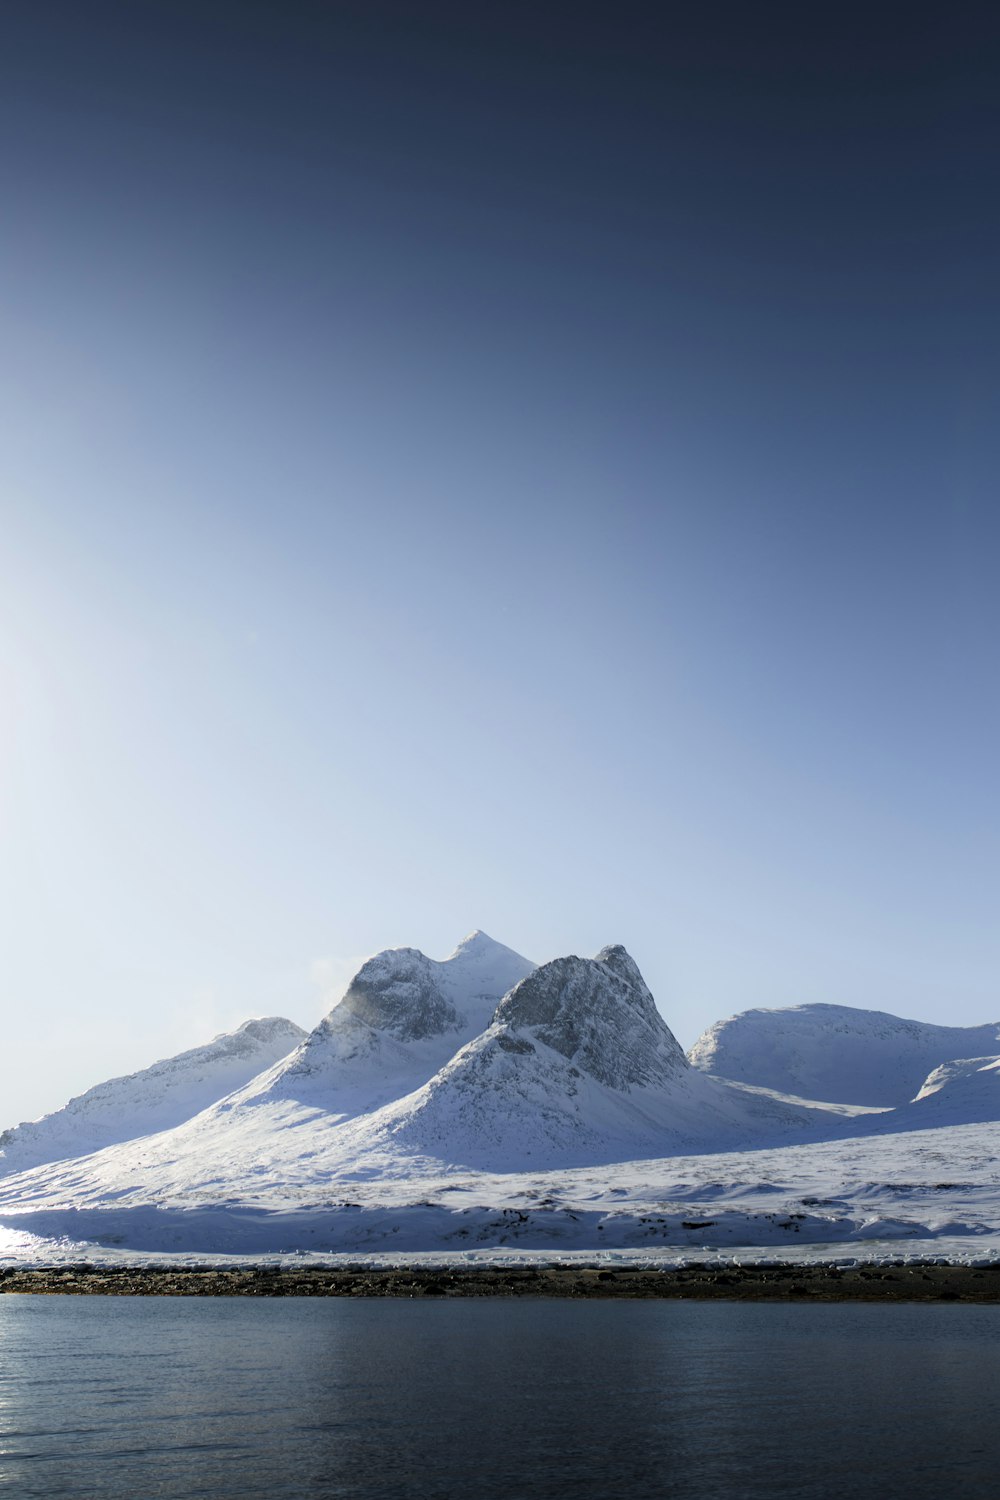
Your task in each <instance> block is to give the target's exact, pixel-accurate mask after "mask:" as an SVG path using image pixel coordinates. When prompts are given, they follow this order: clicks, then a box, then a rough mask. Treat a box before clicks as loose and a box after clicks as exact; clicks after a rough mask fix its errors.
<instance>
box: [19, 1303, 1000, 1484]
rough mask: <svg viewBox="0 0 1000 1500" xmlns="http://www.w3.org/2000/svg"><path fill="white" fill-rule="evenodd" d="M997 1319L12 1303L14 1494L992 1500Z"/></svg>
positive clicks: (999, 1449) (974, 1313) (634, 1306)
mask: <svg viewBox="0 0 1000 1500" xmlns="http://www.w3.org/2000/svg"><path fill="white" fill-rule="evenodd" d="M998 1464H1000V1308H975V1307H951V1306H945V1307H907V1306H895V1307H870V1306H869V1307H865V1306H851V1305H849V1304H844V1305H839V1306H838V1305H824V1306H820V1307H798V1306H789V1307H785V1306H778V1307H774V1306H772V1307H761V1306H753V1305H747V1304H740V1303H731V1304H723V1303H696V1302H678V1303H670V1302H662V1303H655V1302H586V1303H574V1302H563V1301H555V1300H553V1301H528V1300H525V1301H482V1302H466V1301H462V1302H459V1301H451V1302H445V1301H434V1302H424V1301H419V1302H417V1301H414V1302H408V1301H392V1300H381V1299H378V1300H376V1299H372V1300H365V1301H334V1300H329V1301H328V1300H323V1301H309V1300H298V1299H296V1300H287V1301H282V1300H275V1301H268V1300H256V1299H255V1300H251V1301H240V1300H237V1299H232V1298H156V1297H136V1298H122V1299H118V1298H101V1297H94V1298H83V1297H13V1296H4V1297H0V1493H2V1492H6V1493H9V1494H10V1496H11V1497H12V1500H13V1497H15V1496H16V1497H17V1500H22V1497H24V1500H27V1497H31V1496H40V1497H42V1496H44V1497H45V1500H54V1497H59V1496H64V1495H74V1496H75V1495H93V1496H100V1497H102V1500H117V1497H122V1500H154V1497H161V1496H170V1497H185V1500H187V1497H191V1496H211V1497H213V1500H226V1497H230V1496H232V1497H240V1500H245V1497H250V1496H267V1497H268V1500H281V1497H292V1496H344V1497H351V1500H355V1497H362V1500H364V1497H380V1500H381V1497H386V1500H391V1497H397V1496H398V1497H404V1496H405V1497H407V1500H409V1497H415V1500H424V1497H431V1496H434V1497H438V1496H440V1497H445V1496H447V1497H449V1500H453V1497H454V1500H465V1497H469V1500H480V1497H485V1500H489V1497H493V1496H496V1497H500V1496H503V1497H504V1500H520V1497H529V1496H531V1497H535V1496H567V1497H596V1496H600V1497H602V1500H603V1497H608V1500H611V1497H615V1500H618V1497H622V1500H628V1497H633V1496H635V1497H639V1496H658V1495H663V1496H670V1497H671V1500H684V1497H688V1496H691V1497H694V1496H698V1497H699V1500H717V1497H727V1500H728V1497H747V1500H750V1497H757V1496H760V1497H764V1496H767V1497H768V1500H773V1497H775V1496H824V1497H825V1496H831V1497H833V1496H836V1497H838V1500H841V1497H850V1500H860V1497H869V1496H870V1497H872V1500H875V1497H878V1500H891V1497H896V1496H899V1497H900V1500H902V1497H906V1500H919V1497H923V1496H928V1497H930V1496H933V1497H935V1500H940V1497H943V1496H949V1497H952V1496H978V1495H983V1496H986V1495H990V1496H994V1495H996V1493H997V1486H998V1483H1000V1480H998V1468H997V1466H998Z"/></svg>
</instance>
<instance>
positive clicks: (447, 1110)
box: [0, 933, 1000, 1260]
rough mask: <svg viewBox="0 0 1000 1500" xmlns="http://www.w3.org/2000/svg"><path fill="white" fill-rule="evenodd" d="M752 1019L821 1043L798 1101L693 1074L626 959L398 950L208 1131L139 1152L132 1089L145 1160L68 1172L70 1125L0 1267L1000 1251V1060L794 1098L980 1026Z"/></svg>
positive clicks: (43, 1167) (896, 1070)
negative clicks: (115, 1260)
mask: <svg viewBox="0 0 1000 1500" xmlns="http://www.w3.org/2000/svg"><path fill="white" fill-rule="evenodd" d="M758 1014H762V1015H764V1016H765V1017H767V1018H768V1019H767V1025H769V1026H770V1025H772V1024H773V1022H772V1019H771V1018H773V1017H775V1016H778V1017H780V1018H786V1019H787V1018H788V1017H793V1018H795V1017H802V1015H803V1014H805V1016H806V1018H807V1020H808V1021H810V1025H807V1026H806V1027H805V1028H804V1029H803V1028H802V1023H801V1021H795V1020H794V1019H793V1020H792V1022H791V1026H792V1030H793V1037H795V1038H797V1051H796V1048H795V1047H791V1046H789V1047H788V1048H787V1049H786V1054H785V1056H784V1067H785V1073H784V1075H783V1081H784V1082H785V1083H786V1084H793V1085H794V1089H787V1088H786V1090H785V1091H778V1090H776V1089H774V1088H768V1087H766V1086H764V1085H762V1084H760V1083H756V1084H751V1083H743V1082H739V1081H733V1080H731V1079H726V1078H722V1077H719V1076H716V1075H713V1074H710V1073H707V1072H705V1071H704V1070H703V1069H702V1068H699V1067H697V1066H691V1065H690V1064H689V1062H688V1059H687V1058H685V1056H684V1054H683V1052H682V1051H681V1049H680V1047H679V1045H678V1043H677V1042H676V1040H675V1038H674V1037H673V1035H672V1033H671V1032H670V1030H669V1028H668V1027H667V1025H666V1023H665V1022H664V1021H663V1019H662V1017H661V1016H660V1015H659V1013H658V1011H657V1009H656V1006H655V1004H654V1002H653V998H652V996H651V995H650V993H649V990H648V989H647V987H646V985H645V983H644V982H643V979H642V976H641V974H640V973H639V970H638V968H637V967H636V965H635V963H634V962H633V960H632V959H631V958H630V957H629V955H628V954H627V953H626V952H625V950H624V949H622V948H618V947H612V948H605V949H603V950H602V951H601V952H600V953H599V954H598V955H597V957H596V958H594V959H583V958H578V957H575V956H573V957H568V958H562V959H556V960H554V961H553V962H552V963H548V964H545V965H543V966H542V967H541V968H537V969H536V968H535V967H534V966H533V965H531V964H530V963H529V962H528V961H527V960H526V959H523V958H520V957H519V956H518V955H517V954H514V953H513V952H512V951H511V950H510V949H507V948H504V947H503V946H502V945H500V944H497V943H494V942H492V940H491V939H489V938H486V937H485V935H484V934H481V933H477V934H473V936H472V937H471V938H469V939H467V940H466V941H465V942H464V943H462V944H461V945H460V946H459V948H458V949H457V950H456V952H455V953H454V954H453V955H452V957H451V958H449V959H446V960H444V961H443V962H440V963H438V962H435V961H434V960H431V959H428V958H426V957H425V956H424V955H423V954H421V953H419V952H418V951H417V950H416V949H394V950H389V951H388V952H386V953H383V954H379V955H377V956H376V957H375V958H374V959H372V960H369V962H368V963H367V964H365V965H364V966H363V968H362V969H361V970H360V971H359V974H358V975H357V976H356V977H355V979H354V981H352V983H351V985H350V986H349V987H348V990H347V992H346V994H345V996H344V998H343V1000H342V1001H341V1002H340V1004H339V1005H338V1006H336V1007H335V1008H334V1010H333V1011H332V1012H331V1013H330V1015H329V1016H328V1017H327V1018H326V1020H325V1021H324V1022H323V1023H322V1024H321V1025H320V1026H319V1027H317V1028H316V1030H315V1031H314V1032H313V1033H311V1035H310V1036H308V1037H307V1038H305V1040H304V1041H302V1042H301V1044H300V1045H299V1046H297V1047H296V1048H295V1049H294V1051H293V1052H291V1053H290V1054H289V1055H288V1056H287V1057H285V1058H283V1059H281V1060H280V1061H278V1062H277V1063H275V1064H274V1065H273V1066H271V1067H269V1068H267V1069H266V1070H265V1071H264V1072H262V1073H261V1074H260V1075H259V1076H257V1077H254V1078H252V1079H251V1080H250V1081H249V1082H248V1083H245V1084H244V1085H243V1086H242V1087H238V1088H236V1089H234V1090H233V1091H232V1092H230V1093H228V1094H227V1095H225V1097H222V1098H220V1097H219V1093H220V1092H221V1090H216V1092H215V1093H213V1095H212V1098H213V1100H214V1102H213V1103H211V1104H210V1105H209V1106H208V1107H207V1108H205V1109H203V1110H201V1112H200V1113H197V1114H193V1115H192V1116H191V1117H190V1118H187V1119H185V1120H183V1122H182V1123H180V1124H177V1125H174V1126H173V1127H172V1128H169V1129H165V1130H162V1131H161V1132H160V1133H157V1134H152V1133H142V1132H140V1131H139V1130H138V1129H136V1124H137V1120H138V1118H139V1116H138V1114H137V1112H136V1110H137V1106H136V1099H137V1098H138V1097H139V1096H140V1095H141V1096H142V1098H141V1099H140V1101H139V1102H142V1099H145V1100H146V1102H147V1103H148V1102H149V1101H148V1097H147V1095H148V1090H145V1089H143V1090H138V1091H136V1090H135V1089H133V1090H132V1095H131V1096H129V1097H130V1099H131V1106H130V1107H131V1112H129V1111H126V1112H125V1113H126V1115H127V1128H128V1130H129V1132H130V1134H134V1135H135V1136H136V1137H138V1138H135V1139H128V1140H124V1139H123V1138H122V1136H121V1135H119V1137H118V1142H119V1143H117V1144H111V1145H108V1146H106V1147H105V1148H104V1149H101V1150H96V1151H94V1152H93V1154H91V1155H81V1154H78V1153H80V1152H81V1151H82V1150H84V1149H86V1148H85V1147H83V1146H82V1145H81V1141H82V1139H83V1138H82V1137H81V1136H80V1135H79V1134H78V1133H76V1126H75V1125H74V1133H73V1134H72V1135H71V1136H67V1137H65V1138H64V1143H65V1142H67V1141H68V1142H71V1147H70V1149H71V1150H72V1151H73V1152H74V1153H77V1154H75V1155H74V1156H72V1157H69V1153H68V1151H67V1150H65V1149H63V1150H62V1152H61V1154H62V1156H63V1157H64V1158H67V1159H62V1160H58V1161H48V1162H43V1163H42V1164H40V1165H38V1166H37V1167H35V1168H33V1169H31V1170H25V1171H20V1172H17V1173H16V1174H15V1173H14V1172H13V1166H14V1164H13V1163H11V1164H10V1165H9V1166H8V1172H9V1174H10V1175H7V1176H6V1177H5V1178H4V1179H3V1180H2V1181H0V1260H2V1259H3V1256H4V1245H5V1244H6V1245H7V1247H8V1249H10V1247H14V1248H13V1249H10V1253H11V1254H12V1255H14V1256H15V1257H17V1256H29V1257H30V1256H35V1257H36V1258H40V1257H41V1258H45V1257H48V1258H49V1259H52V1258H59V1257H60V1256H64V1255H65V1256H73V1255H75V1257H76V1258H78V1259H79V1258H81V1257H82V1256H83V1255H86V1256H87V1257H89V1256H91V1255H92V1254H94V1255H96V1256H98V1257H100V1256H105V1255H110V1256H116V1255H118V1254H127V1253H133V1252H134V1253H136V1254H139V1255H146V1256H149V1257H157V1256H161V1255H165V1254H176V1255H179V1256H182V1257H183V1256H185V1255H189V1256H194V1257H201V1256H205V1255H210V1254H246V1255H250V1256H254V1255H257V1256H259V1255H261V1254H267V1255H272V1254H273V1255H278V1256H281V1255H285V1254H293V1253H294V1254H301V1253H315V1254H316V1255H318V1256H324V1255H325V1256H328V1255H330V1254H337V1253H344V1254H359V1253H360V1254H364V1255H366V1256H368V1255H371V1256H386V1255H392V1254H396V1253H398V1252H401V1251H405V1252H409V1253H414V1254H424V1255H436V1254H439V1253H444V1254H456V1255H458V1254H464V1253H483V1254H488V1253H489V1252H490V1251H494V1250H495V1251H500V1250H503V1252H504V1253H514V1251H517V1252H518V1253H520V1252H521V1251H522V1250H523V1251H530V1250H532V1249H533V1250H536V1251H541V1250H542V1249H545V1248H548V1249H549V1250H550V1251H552V1252H557V1253H560V1254H562V1253H574V1252H575V1253H583V1252H584V1251H587V1252H590V1253H592V1254H610V1255H615V1254H621V1255H633V1254H635V1253H637V1252H645V1251H648V1250H654V1249H655V1250H657V1251H658V1252H659V1253H662V1252H664V1251H668V1250H669V1251H670V1252H671V1253H672V1254H675V1255H676V1254H681V1255H683V1254H684V1253H686V1252H688V1251H692V1250H693V1251H698V1252H701V1253H709V1252H712V1251H717V1250H719V1249H722V1248H725V1249H727V1250H730V1251H732V1250H735V1249H743V1248H747V1247H757V1248H758V1249H761V1248H768V1249H770V1250H772V1251H775V1250H776V1251H777V1253H779V1254H780V1255H781V1256H782V1257H787V1256H789V1255H795V1254H797V1253H803V1252H804V1250H805V1248H806V1247H813V1249H814V1252H815V1253H816V1254H818V1255H820V1256H826V1257H829V1256H830V1255H831V1254H832V1253H834V1251H835V1250H838V1249H847V1248H849V1247H851V1246H858V1247H864V1252H865V1253H866V1254H869V1253H877V1254H898V1253H899V1252H900V1251H901V1250H902V1251H904V1252H905V1251H906V1250H908V1249H910V1248H911V1247H913V1248H916V1247H918V1246H919V1247H922V1253H924V1254H926V1253H929V1251H930V1252H933V1247H934V1246H937V1245H941V1246H943V1247H946V1253H948V1254H949V1255H953V1256H956V1257H958V1258H961V1257H968V1256H973V1257H974V1256H975V1255H977V1254H982V1253H983V1251H985V1252H986V1253H988V1254H1000V1168H998V1167H997V1161H998V1159H1000V1124H998V1123H996V1122H997V1120H998V1118H1000V1088H998V1084H1000V1055H998V1053H1000V1049H998V1048H996V1047H993V1048H992V1049H991V1050H990V1051H989V1055H987V1056H976V1057H972V1058H969V1057H968V1056H966V1058H965V1060H964V1061H960V1062H953V1061H948V1062H946V1063H944V1064H942V1063H934V1064H932V1066H931V1069H930V1070H927V1069H925V1070H924V1073H922V1074H921V1075H920V1077H919V1078H918V1079H917V1081H916V1083H915V1084H914V1085H913V1087H912V1088H911V1089H910V1091H909V1096H908V1098H907V1101H906V1102H904V1103H902V1104H900V1105H899V1106H898V1107H896V1108H893V1109H882V1110H871V1109H866V1108H864V1107H862V1106H858V1105H850V1104H816V1103H811V1102H810V1101H809V1099H808V1098H803V1097H801V1095H802V1094H803V1093H807V1092H810V1091H814V1090H815V1087H816V1083H817V1080H820V1081H823V1083H824V1087H825V1086H826V1085H827V1084H829V1081H830V1080H831V1079H833V1080H834V1082H835V1083H836V1085H837V1088H838V1090H839V1091H840V1092H845V1091H850V1090H849V1089H848V1087H847V1086H848V1085H849V1084H853V1085H855V1086H856V1088H855V1091H856V1092H858V1093H860V1094H861V1095H862V1097H866V1098H867V1097H870V1096H871V1092H872V1089H873V1087H874V1085H873V1080H874V1081H875V1082H877V1083H879V1085H880V1087H882V1088H883V1089H885V1088H886V1087H887V1079H888V1080H890V1081H892V1082H893V1084H894V1087H896V1088H900V1087H902V1084H901V1083H900V1079H901V1077H903V1076H905V1074H906V1070H907V1069H908V1068H910V1067H912V1066H913V1065H914V1064H913V1058H914V1055H915V1054H919V1052H920V1049H921V1047H925V1048H926V1047H929V1046H930V1045H931V1044H932V1043H933V1044H934V1045H935V1046H937V1045H944V1046H950V1045H953V1042H954V1038H955V1037H956V1036H957V1037H958V1038H960V1039H961V1041H962V1042H963V1043H964V1044H965V1046H966V1047H967V1046H968V1040H969V1037H970V1034H973V1035H974V1034H975V1032H976V1030H979V1029H969V1030H958V1029H955V1028H944V1027H927V1026H918V1025H917V1024H916V1023H907V1022H901V1021H897V1020H896V1018H894V1017H888V1016H879V1015H873V1013H871V1012H846V1013H845V1012H843V1011H841V1010H840V1009H839V1008H837V1007H819V1006H816V1007H806V1008H803V1010H799V1011H791V1012H787V1011H786V1012H770V1013H758ZM845 1016H846V1017H847V1019H848V1020H849V1021H850V1023H851V1024H847V1021H845V1020H844V1019H843V1018H844V1017H845ZM737 1019H738V1020H743V1019H744V1018H737ZM251 1024H254V1023H251ZM731 1025H732V1023H724V1025H723V1027H722V1028H720V1030H722V1031H725V1029H726V1027H727V1026H728V1027H731ZM796 1026H798V1027H799V1028H800V1029H799V1030H798V1031H796V1030H795V1027H796ZM747 1029H748V1031H749V1033H750V1036H751V1039H752V1038H753V1037H755V1036H756V1035H757V1032H758V1031H759V1029H760V1028H759V1027H758V1025H757V1023H756V1022H753V1021H751V1023H750V1024H749V1026H748V1028H747ZM244 1030H246V1028H244ZM985 1030H987V1031H988V1032H989V1033H990V1039H991V1041H992V1040H993V1036H992V1031H993V1028H985ZM237 1035H239V1033H237ZM776 1036H778V1037H779V1039H780V1030H779V1032H778V1033H776ZM817 1036H819V1038H820V1039H821V1041H822V1045H821V1044H820V1042H818V1041H817ZM942 1037H944V1038H945V1041H944V1042H942ZM866 1042H868V1043H871V1046H872V1049H873V1051H874V1060H873V1061H872V1060H870V1061H871V1066H870V1067H869V1068H868V1069H867V1071H866V1066H865V1044H866ZM823 1046H825V1047H826V1049H827V1051H828V1052H831V1053H832V1054H833V1056H832V1057H826V1058H824V1056H823ZM894 1046H895V1047H898V1051H899V1053H900V1054H901V1056H900V1057H897V1056H896V1053H895V1051H894ZM907 1049H909V1050H907ZM174 1061H175V1062H177V1061H181V1060H174ZM766 1061H767V1056H766V1049H764V1050H763V1052H762V1054H761V1064H762V1065H763V1064H764V1063H766ZM824 1061H825V1062H826V1071H825V1072H824V1071H823V1069H822V1067H821V1064H822V1063H823V1062H824ZM793 1063H794V1067H793V1066H792V1064H793ZM168 1066H169V1065H166V1064H162V1065H158V1067H161V1068H163V1067H168ZM796 1070H797V1071H796ZM148 1071H149V1073H150V1074H152V1073H155V1071H156V1070H148ZM928 1071H930V1076H929V1077H926V1079H925V1075H926V1073H927V1072H928ZM244 1076H245V1075H244ZM137 1077H138V1078H145V1077H146V1075H137ZM859 1079H860V1083H859ZM216 1081H217V1080H216ZM129 1082H131V1081H130V1080H116V1081H114V1083H113V1084H112V1085H106V1086H104V1087H105V1088H107V1089H114V1087H115V1086H116V1085H119V1084H121V1083H126V1084H127V1083H129ZM921 1085H923V1086H922V1087H921ZM213 1087H214V1084H213ZM100 1093H101V1091H100V1090H94V1091H92V1094H93V1095H99V1094H100ZM796 1093H797V1095H798V1096H796ZM914 1096H916V1097H914ZM90 1097H91V1096H89V1095H88V1096H84V1099H85V1100H86V1099H89V1098H90ZM184 1097H185V1099H186V1100H187V1101H188V1102H190V1098H191V1094H190V1091H189V1092H187V1093H186V1094H185V1095H184ZM80 1102H81V1101H76V1103H77V1104H79V1103H80ZM144 1118H145V1117H144ZM963 1121H973V1122H985V1123H959V1122H963ZM42 1124H44V1122H39V1125H42ZM27 1128H28V1127H21V1130H22V1131H24V1130H26V1129H27ZM146 1128H147V1129H149V1128H150V1127H149V1126H148V1123H147V1127H146ZM32 1246H34V1247H35V1248H34V1249H32V1248H31V1247H32ZM39 1246H45V1247H48V1248H46V1249H39V1248H38V1247H39ZM60 1247H62V1248H60ZM810 1253H813V1252H812V1251H811V1252H810Z"/></svg>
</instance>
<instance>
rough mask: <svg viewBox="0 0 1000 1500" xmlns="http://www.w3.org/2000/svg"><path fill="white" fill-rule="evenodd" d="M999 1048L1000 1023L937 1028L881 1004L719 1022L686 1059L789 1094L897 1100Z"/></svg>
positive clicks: (750, 1013)
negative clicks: (944, 1068)
mask: <svg viewBox="0 0 1000 1500" xmlns="http://www.w3.org/2000/svg"><path fill="white" fill-rule="evenodd" d="M998 1052H1000V1024H997V1023H990V1024H989V1025H986V1026H934V1025H931V1024H930V1023H929V1022H926V1021H905V1020H901V1019H900V1018H899V1017H898V1016H890V1015H887V1014H885V1013H884V1012H882V1011H877V1010H855V1009H853V1008H851V1007H848V1006H844V1005H797V1006H791V1007H789V1008H788V1009H784V1010H747V1011H743V1012H742V1014H740V1015H738V1016H732V1017H731V1018H730V1019H729V1020H726V1021H717V1022H716V1024H715V1025H714V1026H711V1027H710V1028H709V1029H708V1031H706V1032H705V1033H704V1034H703V1035H702V1036H701V1037H699V1039H698V1041H697V1042H696V1043H695V1045H694V1046H693V1047H692V1048H691V1051H690V1052H689V1053H688V1057H689V1059H690V1061H691V1063H692V1065H693V1066H694V1067H696V1068H698V1069H700V1070H701V1071H703V1072H707V1073H714V1074H717V1075H719V1076H720V1077H723V1078H729V1079H735V1080H738V1081H741V1082H743V1083H749V1084H757V1085H761V1086H763V1087H765V1088H769V1089H776V1090H778V1091H780V1092H781V1093H785V1094H796V1095H799V1096H800V1097H803V1098H806V1099H822V1100H830V1101H834V1100H835V1101H837V1102H838V1103H842V1104H866V1105H884V1106H891V1105H901V1104H906V1103H907V1102H908V1101H909V1100H910V1099H912V1098H913V1097H914V1095H915V1094H916V1093H917V1092H918V1090H919V1089H920V1087H921V1085H922V1084H923V1082H924V1080H925V1079H926V1077H927V1075H928V1073H930V1072H931V1070H932V1069H934V1068H936V1067H938V1066H940V1065H941V1064H942V1063H947V1062H950V1061H951V1060H952V1059H954V1058H968V1057H973V1056H976V1055H983V1056H986V1055H991V1056H992V1055H996V1054H997V1053H998ZM900 1128H901V1129H902V1128H903V1127H902V1126H900Z"/></svg>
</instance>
